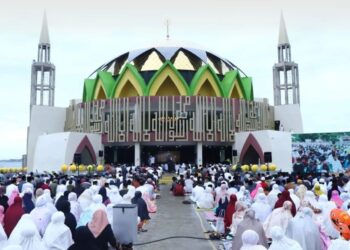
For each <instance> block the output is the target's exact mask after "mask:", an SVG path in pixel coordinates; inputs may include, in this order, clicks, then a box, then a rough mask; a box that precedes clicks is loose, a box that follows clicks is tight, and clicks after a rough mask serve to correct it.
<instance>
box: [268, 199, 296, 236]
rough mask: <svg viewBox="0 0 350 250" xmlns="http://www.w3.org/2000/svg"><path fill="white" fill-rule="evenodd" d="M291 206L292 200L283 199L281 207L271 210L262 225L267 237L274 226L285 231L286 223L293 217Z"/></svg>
mask: <svg viewBox="0 0 350 250" xmlns="http://www.w3.org/2000/svg"><path fill="white" fill-rule="evenodd" d="M292 206H293V205H292V202H290V201H285V202H284V203H283V206H282V207H279V208H275V209H274V210H273V211H272V213H271V214H270V215H269V217H268V218H267V219H266V222H265V224H264V225H263V226H264V230H265V233H266V236H267V237H268V238H271V229H272V228H273V227H274V226H278V227H279V228H281V229H282V232H283V234H284V233H285V232H286V230H287V226H288V223H289V221H290V220H291V219H292V218H293V215H292Z"/></svg>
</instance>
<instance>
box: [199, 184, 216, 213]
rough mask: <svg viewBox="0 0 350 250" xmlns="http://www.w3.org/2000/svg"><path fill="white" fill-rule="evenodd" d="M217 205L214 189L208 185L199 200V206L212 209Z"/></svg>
mask: <svg viewBox="0 0 350 250" xmlns="http://www.w3.org/2000/svg"><path fill="white" fill-rule="evenodd" d="M214 205H215V202H214V196H213V190H212V189H211V188H210V187H208V188H206V189H205V190H204V193H202V194H201V196H200V197H199V198H198V200H197V207H199V208H202V209H212V208H213V207H214Z"/></svg>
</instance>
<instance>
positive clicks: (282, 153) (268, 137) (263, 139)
mask: <svg viewBox="0 0 350 250" xmlns="http://www.w3.org/2000/svg"><path fill="white" fill-rule="evenodd" d="M250 133H251V134H252V135H253V136H254V137H255V139H256V140H257V142H258V143H259V145H260V147H261V150H262V151H263V153H264V152H271V153H272V163H274V164H276V165H277V167H278V169H281V170H283V171H291V170H292V157H291V156H292V138H291V133H289V132H282V131H274V130H261V131H252V132H240V133H236V141H235V144H234V148H235V149H236V150H237V154H238V159H239V157H240V155H241V152H242V149H243V146H244V144H245V142H246V140H247V138H248V136H249V134H250Z"/></svg>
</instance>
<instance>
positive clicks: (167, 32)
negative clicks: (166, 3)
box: [166, 19, 170, 40]
mask: <svg viewBox="0 0 350 250" xmlns="http://www.w3.org/2000/svg"><path fill="white" fill-rule="evenodd" d="M169 26H170V21H169V19H167V20H166V39H167V40H169V38H170V34H169Z"/></svg>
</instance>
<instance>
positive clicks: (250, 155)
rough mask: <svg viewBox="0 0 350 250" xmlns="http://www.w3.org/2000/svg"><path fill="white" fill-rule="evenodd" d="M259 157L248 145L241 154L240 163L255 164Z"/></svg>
mask: <svg viewBox="0 0 350 250" xmlns="http://www.w3.org/2000/svg"><path fill="white" fill-rule="evenodd" d="M259 158H260V157H259V154H258V152H256V150H255V148H254V147H253V146H252V145H250V146H249V147H248V149H247V151H246V153H245V154H244V156H243V159H242V162H241V164H257V163H259ZM260 162H261V159H260Z"/></svg>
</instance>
